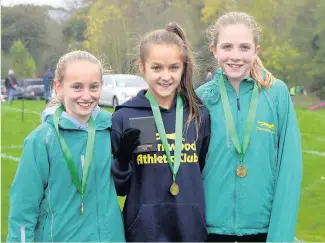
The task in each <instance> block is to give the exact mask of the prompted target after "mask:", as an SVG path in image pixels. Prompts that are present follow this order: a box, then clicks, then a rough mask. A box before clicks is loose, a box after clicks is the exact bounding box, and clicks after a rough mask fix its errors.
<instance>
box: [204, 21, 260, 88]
mask: <svg viewBox="0 0 325 243" xmlns="http://www.w3.org/2000/svg"><path fill="white" fill-rule="evenodd" d="M216 41H217V44H216V46H214V45H211V46H210V49H211V51H212V52H213V55H214V56H215V58H216V59H217V60H218V63H219V65H220V66H221V68H222V70H224V72H225V73H226V75H227V77H228V79H229V81H230V82H240V81H241V80H243V79H244V78H247V77H249V76H250V71H251V69H252V67H253V63H254V61H255V60H256V57H257V54H258V51H259V48H260V47H259V46H257V45H256V43H255V41H254V36H253V32H252V30H251V29H249V28H248V27H247V26H246V25H243V24H229V25H227V26H224V27H222V28H221V29H220V32H219V35H218V37H217V40H216Z"/></svg>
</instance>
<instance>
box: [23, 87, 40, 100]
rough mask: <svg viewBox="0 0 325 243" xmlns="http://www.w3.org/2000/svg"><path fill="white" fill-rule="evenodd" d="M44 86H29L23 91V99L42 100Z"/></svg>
mask: <svg viewBox="0 0 325 243" xmlns="http://www.w3.org/2000/svg"><path fill="white" fill-rule="evenodd" d="M44 93H45V92H44V85H43V84H40V85H29V86H27V87H26V89H25V90H24V98H25V99H31V100H41V99H44Z"/></svg>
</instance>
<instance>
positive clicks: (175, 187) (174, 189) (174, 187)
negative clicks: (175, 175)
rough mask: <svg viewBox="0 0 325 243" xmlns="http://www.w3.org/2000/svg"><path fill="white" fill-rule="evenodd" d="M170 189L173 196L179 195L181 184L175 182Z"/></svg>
mask: <svg viewBox="0 0 325 243" xmlns="http://www.w3.org/2000/svg"><path fill="white" fill-rule="evenodd" d="M169 191H170V193H171V194H172V195H173V196H177V195H178V193H179V186H178V185H177V184H176V183H175V182H173V184H172V185H171V186H170V189H169Z"/></svg>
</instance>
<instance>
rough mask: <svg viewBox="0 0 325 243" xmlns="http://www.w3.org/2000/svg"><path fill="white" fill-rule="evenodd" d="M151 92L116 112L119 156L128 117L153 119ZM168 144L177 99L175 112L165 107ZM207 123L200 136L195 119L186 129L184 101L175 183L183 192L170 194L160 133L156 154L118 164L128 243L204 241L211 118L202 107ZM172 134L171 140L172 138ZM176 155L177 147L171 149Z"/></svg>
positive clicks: (117, 179) (116, 173)
mask: <svg viewBox="0 0 325 243" xmlns="http://www.w3.org/2000/svg"><path fill="white" fill-rule="evenodd" d="M145 93H146V91H145V90H143V91H140V92H139V93H138V95H137V96H135V97H133V98H132V99H130V100H128V101H127V102H125V103H124V104H122V105H120V106H118V107H117V108H116V111H115V113H114V114H113V124H112V132H111V138H112V148H113V153H114V154H115V153H116V152H117V149H118V145H119V140H120V136H121V134H122V133H123V131H125V130H126V129H127V128H129V127H130V125H129V118H134V117H152V116H153V113H152V110H151V106H150V103H149V101H148V100H147V98H146V97H145ZM160 112H161V116H162V119H163V122H164V126H165V129H166V134H167V137H169V138H168V143H169V146H170V145H173V144H174V142H175V140H174V139H173V134H175V121H176V97H175V99H174V102H173V104H172V106H171V107H170V109H168V110H167V109H164V108H162V107H160ZM201 114H202V121H201V123H200V125H199V132H198V137H197V135H196V128H195V123H194V120H192V121H191V123H190V124H189V127H188V128H187V125H186V121H187V119H188V115H189V111H188V106H187V104H186V103H185V102H184V111H183V138H182V155H181V165H180V167H179V170H178V173H177V176H176V183H177V184H178V185H179V188H180V190H179V194H178V195H177V196H173V195H171V193H170V191H169V188H170V186H171V184H172V183H173V178H172V173H171V171H170V168H169V164H168V162H167V157H166V155H165V152H164V151H163V149H162V143H161V141H160V138H159V136H157V135H158V132H157V131H156V133H157V134H156V136H157V141H156V143H157V148H158V151H156V152H145V153H138V154H133V157H132V161H131V162H130V166H129V167H125V166H124V167H123V166H121V165H120V164H119V162H118V161H117V159H114V160H113V164H112V175H113V178H114V181H115V186H116V190H117V194H118V195H119V196H125V195H127V198H126V202H125V205H124V209H123V216H124V226H125V234H126V240H127V241H137V242H139V241H151V242H154V241H156V242H157V241H164V242H175V241H177V242H183V241H192V242H194V241H205V240H206V237H207V230H206V221H205V203H204V193H203V183H202V175H201V171H202V170H203V168H204V165H205V157H206V154H207V151H208V147H209V142H210V116H209V113H208V110H207V109H206V108H204V107H202V108H201ZM168 135H169V136H168ZM170 153H171V156H173V155H174V151H173V149H171V151H170Z"/></svg>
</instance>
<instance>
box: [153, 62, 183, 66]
mask: <svg viewBox="0 0 325 243" xmlns="http://www.w3.org/2000/svg"><path fill="white" fill-rule="evenodd" d="M180 64H181V62H175V63H172V64H170V66H171V65H180ZM151 65H163V64H161V63H157V62H153V63H151Z"/></svg>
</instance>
